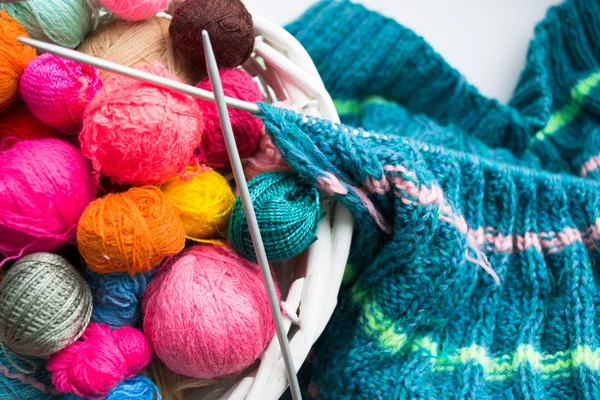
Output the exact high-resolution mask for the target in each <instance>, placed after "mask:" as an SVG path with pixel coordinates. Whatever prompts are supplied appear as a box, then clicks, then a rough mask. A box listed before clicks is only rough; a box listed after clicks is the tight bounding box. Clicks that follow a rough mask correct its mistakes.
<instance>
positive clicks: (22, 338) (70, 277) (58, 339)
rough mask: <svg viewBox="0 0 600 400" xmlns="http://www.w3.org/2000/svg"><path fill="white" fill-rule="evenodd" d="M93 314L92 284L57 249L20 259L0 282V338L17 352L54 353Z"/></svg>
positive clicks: (78, 333) (76, 334)
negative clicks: (57, 253)
mask: <svg viewBox="0 0 600 400" xmlns="http://www.w3.org/2000/svg"><path fill="white" fill-rule="evenodd" d="M91 315H92V294H91V293H90V288H89V287H88V285H87V284H86V283H85V280H83V278H82V277H81V276H80V275H79V273H78V272H77V270H75V268H74V267H73V266H72V265H71V264H70V263H69V262H68V261H67V260H65V259H64V258H62V257H60V256H58V255H56V254H51V253H34V254H30V255H28V256H25V257H23V258H21V259H19V260H18V261H17V262H16V263H15V265H13V267H12V268H11V269H10V270H9V271H8V273H7V274H6V277H5V278H4V280H3V281H2V283H1V284H0V339H1V340H2V342H3V343H4V344H6V345H7V346H8V347H9V348H10V349H11V350H12V351H14V352H15V353H19V354H23V355H30V356H36V357H47V356H49V355H50V354H53V353H56V352H57V351H59V350H62V349H64V348H65V347H67V346H69V345H70V344H71V343H73V342H75V341H76V340H77V339H78V338H79V337H80V336H81V335H82V334H83V331H84V330H85V328H86V326H87V325H88V323H89V322H90V317H91Z"/></svg>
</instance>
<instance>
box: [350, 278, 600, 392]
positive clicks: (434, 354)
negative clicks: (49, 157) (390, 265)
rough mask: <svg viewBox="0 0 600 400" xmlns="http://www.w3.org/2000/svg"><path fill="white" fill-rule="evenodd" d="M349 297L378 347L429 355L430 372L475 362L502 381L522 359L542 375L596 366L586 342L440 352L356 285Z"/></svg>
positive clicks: (598, 352) (598, 358)
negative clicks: (555, 348) (498, 351)
mask: <svg viewBox="0 0 600 400" xmlns="http://www.w3.org/2000/svg"><path fill="white" fill-rule="evenodd" d="M353 300H354V301H355V302H358V303H360V305H361V307H362V315H361V325H362V328H363V332H364V333H365V334H367V335H368V336H370V337H371V338H373V339H376V340H377V343H378V345H379V346H380V347H381V348H382V349H386V350H388V351H389V352H391V353H392V354H396V353H399V352H400V351H409V352H413V353H420V355H421V356H423V357H427V358H429V361H430V363H431V365H432V370H433V371H434V372H453V371H455V370H456V369H458V368H462V367H464V366H466V365H467V364H468V363H470V362H475V363H476V364H477V365H480V366H481V367H482V368H483V370H484V372H485V379H487V380H492V381H504V380H508V379H512V378H513V375H514V372H515V370H516V369H517V368H518V367H519V366H520V365H522V364H524V363H527V364H529V365H530V366H531V368H532V369H534V370H537V371H540V372H541V374H542V378H543V379H551V378H555V377H557V376H568V375H569V374H570V373H571V371H572V370H573V369H575V368H577V367H579V366H581V365H584V366H586V367H588V368H590V369H591V370H594V371H598V370H600V349H592V348H591V347H590V346H588V345H579V346H577V347H575V348H574V349H572V350H569V351H559V352H556V353H553V354H542V353H540V352H539V351H537V350H536V349H535V348H534V347H533V346H532V345H530V344H524V345H520V346H518V347H517V349H516V350H515V351H514V352H513V353H512V354H507V355H504V356H501V357H492V356H490V355H488V354H487V350H486V349H485V348H484V347H483V346H479V345H477V344H473V345H471V346H469V347H465V348H459V349H456V350H455V351H454V352H453V354H440V353H439V347H440V346H439V344H438V343H437V342H435V341H433V340H431V339H430V338H429V337H426V336H425V337H417V338H414V339H412V340H410V341H409V340H408V337H407V335H406V334H404V333H402V332H401V331H399V330H398V328H396V326H395V324H394V321H393V320H391V319H388V318H386V317H385V315H384V313H383V311H382V309H381V308H380V307H379V305H378V304H377V303H376V302H374V301H369V299H368V298H366V297H365V294H364V293H360V292H358V291H357V290H356V287H354V288H353ZM407 345H410V347H408V346H407Z"/></svg>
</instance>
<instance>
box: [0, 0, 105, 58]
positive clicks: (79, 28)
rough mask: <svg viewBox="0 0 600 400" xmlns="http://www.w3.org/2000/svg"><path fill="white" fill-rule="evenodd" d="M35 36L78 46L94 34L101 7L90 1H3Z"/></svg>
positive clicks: (11, 14) (9, 12) (10, 11)
mask: <svg viewBox="0 0 600 400" xmlns="http://www.w3.org/2000/svg"><path fill="white" fill-rule="evenodd" d="M0 9H5V10H6V11H7V12H8V14H9V15H10V16H11V17H13V18H16V19H17V20H18V21H19V22H20V23H21V25H23V27H24V28H25V30H26V31H27V33H28V34H29V36H31V37H32V38H34V39H39V40H44V41H51V42H54V43H57V44H60V45H61V46H65V47H70V48H75V47H77V46H79V43H81V41H82V40H83V39H85V37H86V36H87V35H89V34H90V33H92V31H93V29H94V25H95V23H96V19H97V15H98V14H97V12H98V10H96V9H92V7H90V5H89V3H88V0H27V1H21V2H17V3H0Z"/></svg>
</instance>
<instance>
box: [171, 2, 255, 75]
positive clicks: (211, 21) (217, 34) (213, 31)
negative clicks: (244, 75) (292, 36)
mask: <svg viewBox="0 0 600 400" xmlns="http://www.w3.org/2000/svg"><path fill="white" fill-rule="evenodd" d="M203 30H206V31H207V32H208V34H209V35H210V41H211V44H212V46H213V49H214V52H215V58H216V59H217V64H218V65H219V68H221V69H223V68H234V67H237V66H239V65H242V64H243V63H244V61H246V60H247V59H248V57H250V55H251V54H252V51H253V50H254V25H253V23H252V16H251V15H250V13H249V12H248V10H247V9H246V6H244V4H243V3H242V2H241V1H240V0H187V1H184V2H183V3H181V4H180V5H179V6H178V7H177V8H176V9H175V12H174V13H173V21H172V22H171V27H170V28H169V31H170V32H171V37H172V38H173V43H175V46H176V47H177V48H178V49H179V51H181V53H182V54H183V55H184V56H185V57H187V58H188V60H190V61H191V62H194V63H195V64H196V67H197V68H198V69H199V70H202V71H204V70H205V69H206V66H205V61H204V48H203V46H202V31H203Z"/></svg>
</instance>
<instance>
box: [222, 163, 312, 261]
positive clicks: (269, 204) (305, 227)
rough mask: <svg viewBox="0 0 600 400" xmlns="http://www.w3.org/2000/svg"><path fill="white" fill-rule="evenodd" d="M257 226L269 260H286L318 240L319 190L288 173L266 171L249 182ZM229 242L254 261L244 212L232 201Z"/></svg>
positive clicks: (239, 205) (239, 202)
mask: <svg viewBox="0 0 600 400" xmlns="http://www.w3.org/2000/svg"><path fill="white" fill-rule="evenodd" d="M248 189H249V190H250V197H251V199H252V203H253V204H254V209H255V211H256V218H257V220H258V226H259V228H260V232H261V235H262V238H263V242H264V245H265V251H266V253H267V257H268V259H269V261H281V260H287V259H289V258H292V257H294V256H297V255H298V254H300V253H302V252H303V251H304V250H305V249H306V248H308V246H310V245H311V244H312V243H313V242H314V241H315V240H317V236H316V232H317V228H318V226H319V222H320V220H321V216H322V213H321V204H320V196H319V191H318V190H317V189H316V188H314V187H312V186H310V185H308V184H307V183H306V182H304V181H303V180H301V179H300V178H299V177H298V176H297V175H295V174H292V173H287V172H267V173H265V174H260V175H258V176H256V177H255V178H254V179H252V180H251V181H250V182H248ZM229 242H230V243H231V246H232V247H233V248H234V249H235V251H237V253H238V254H240V255H241V256H242V257H244V258H247V259H249V260H252V261H256V255H255V253H254V247H253V245H252V239H251V237H250V231H249V229H248V224H247V222H246V214H245V213H244V209H243V207H242V203H241V201H240V198H239V197H238V198H237V199H236V200H235V204H234V205H233V210H232V212H231V220H230V221H229Z"/></svg>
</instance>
